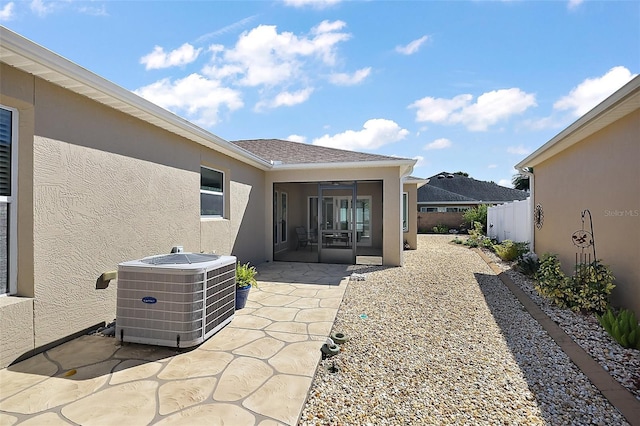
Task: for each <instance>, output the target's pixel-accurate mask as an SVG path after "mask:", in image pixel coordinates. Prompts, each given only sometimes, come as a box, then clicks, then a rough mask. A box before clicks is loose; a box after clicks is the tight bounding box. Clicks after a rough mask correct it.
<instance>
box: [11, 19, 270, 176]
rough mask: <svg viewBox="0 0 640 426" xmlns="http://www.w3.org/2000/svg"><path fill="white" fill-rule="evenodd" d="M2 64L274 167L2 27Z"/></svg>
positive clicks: (250, 161)
mask: <svg viewBox="0 0 640 426" xmlns="http://www.w3.org/2000/svg"><path fill="white" fill-rule="evenodd" d="M0 62H3V63H6V64H7V65H10V66H12V67H14V68H17V69H19V70H22V71H24V72H26V73H28V74H31V75H34V76H36V77H38V78H40V79H42V80H45V81H48V82H50V83H52V84H55V85H57V86H60V87H63V88H65V89H67V90H70V91H72V92H74V93H77V94H79V95H82V96H85V97H87V98H89V99H92V100H94V101H96V102H99V103H101V104H103V105H106V106H108V107H110V108H113V109H115V110H118V111H121V112H123V113H125V114H127V115H130V116H132V117H136V118H138V119H140V120H142V121H144V122H146V123H149V124H151V125H154V126H156V127H159V128H161V129H164V130H166V131H168V132H171V133H174V134H176V135H178V136H181V137H184V138H186V139H189V140H191V141H193V142H196V143H199V144H201V145H204V146H206V147H208V148H210V149H213V150H215V151H218V152H220V153H222V154H224V155H228V156H230V157H232V158H235V159H237V160H239V161H242V162H244V163H247V164H250V165H252V166H254V167H257V168H259V169H261V170H268V169H269V168H270V167H271V165H270V164H269V163H268V162H266V161H265V160H263V159H261V158H259V157H257V156H255V155H253V154H252V153H250V152H248V151H246V150H244V149H242V148H240V147H238V146H236V145H234V144H232V143H230V142H228V141H226V140H224V139H222V138H220V137H218V136H216V135H214V134H213V133H210V132H208V131H206V130H204V129H202V128H200V127H198V126H196V125H194V124H192V123H190V122H189V121H187V120H185V119H183V118H181V117H179V116H177V115H175V114H173V113H172V112H170V111H167V110H165V109H164V108H161V107H159V106H158V105H156V104H154V103H152V102H149V101H147V100H146V99H144V98H142V97H140V96H138V95H136V94H135V93H133V92H131V91H129V90H127V89H124V88H123V87H120V86H118V85H116V84H114V83H112V82H110V81H108V80H106V79H104V78H102V77H100V76H98V75H97V74H95V73H92V72H91V71H88V70H87V69H85V68H83V67H81V66H79V65H77V64H75V63H73V62H71V61H69V60H68V59H65V58H63V57H62V56H59V55H58V54H56V53H53V52H52V51H50V50H48V49H46V48H44V47H42V46H40V45H37V44H35V43H33V42H31V41H30V40H27V39H26V38H24V37H22V36H20V35H18V34H16V33H14V32H13V31H11V30H9V29H7V28H5V27H2V26H0Z"/></svg>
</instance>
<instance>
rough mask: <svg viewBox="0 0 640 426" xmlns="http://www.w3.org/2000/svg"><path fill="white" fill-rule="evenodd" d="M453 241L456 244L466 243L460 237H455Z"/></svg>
mask: <svg viewBox="0 0 640 426" xmlns="http://www.w3.org/2000/svg"><path fill="white" fill-rule="evenodd" d="M451 242H452V243H454V244H463V243H464V241H462V240H461V239H460V238H458V237H455V238H454V239H453V240H452V241H451Z"/></svg>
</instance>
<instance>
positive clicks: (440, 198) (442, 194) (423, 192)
mask: <svg viewBox="0 0 640 426" xmlns="http://www.w3.org/2000/svg"><path fill="white" fill-rule="evenodd" d="M454 201H460V202H466V203H471V204H475V203H476V202H477V200H475V199H473V198H469V197H465V196H464V195H460V194H456V193H454V192H451V191H447V190H446V189H442V188H438V187H437V186H433V185H425V186H423V187H422V188H420V190H419V191H418V202H419V203H420V202H429V203H435V202H437V203H440V202H454Z"/></svg>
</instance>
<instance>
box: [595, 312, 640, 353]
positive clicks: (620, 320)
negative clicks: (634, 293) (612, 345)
mask: <svg viewBox="0 0 640 426" xmlns="http://www.w3.org/2000/svg"><path fill="white" fill-rule="evenodd" d="M598 321H600V324H601V325H602V327H603V328H604V329H605V330H607V333H609V335H610V336H611V337H613V338H614V339H615V341H616V342H618V343H620V346H622V347H624V348H633V349H639V350H640V325H638V320H637V319H636V315H635V314H634V313H633V311H630V310H628V309H621V310H620V312H618V315H616V314H614V313H613V311H612V310H611V309H607V312H605V313H604V314H602V315H598Z"/></svg>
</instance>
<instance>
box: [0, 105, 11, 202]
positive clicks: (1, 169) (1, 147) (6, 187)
mask: <svg viewBox="0 0 640 426" xmlns="http://www.w3.org/2000/svg"><path fill="white" fill-rule="evenodd" d="M11 120H12V112H11V111H9V110H6V109H4V108H0V196H5V197H9V196H11V139H12V138H11V134H12V133H11V131H12V129H11Z"/></svg>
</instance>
